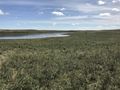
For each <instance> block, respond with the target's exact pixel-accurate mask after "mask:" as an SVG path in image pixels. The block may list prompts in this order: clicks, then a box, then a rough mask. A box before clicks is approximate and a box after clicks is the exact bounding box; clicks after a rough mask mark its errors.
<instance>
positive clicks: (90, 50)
mask: <svg viewBox="0 0 120 90" xmlns="http://www.w3.org/2000/svg"><path fill="white" fill-rule="evenodd" d="M0 89H1V90H120V31H98V32H97V31H96V32H95V31H85V32H73V33H72V34H71V36H70V37H64V38H49V39H36V40H9V41H7V40H1V41H0Z"/></svg>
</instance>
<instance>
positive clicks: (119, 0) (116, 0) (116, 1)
mask: <svg viewBox="0 0 120 90" xmlns="http://www.w3.org/2000/svg"><path fill="white" fill-rule="evenodd" d="M118 2H120V0H112V3H118Z"/></svg>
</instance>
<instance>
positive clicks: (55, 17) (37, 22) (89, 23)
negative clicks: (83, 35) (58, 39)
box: [0, 0, 120, 30]
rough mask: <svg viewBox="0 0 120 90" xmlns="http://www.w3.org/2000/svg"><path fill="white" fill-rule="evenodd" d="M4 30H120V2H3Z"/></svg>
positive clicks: (0, 11)
mask: <svg viewBox="0 0 120 90" xmlns="http://www.w3.org/2000/svg"><path fill="white" fill-rule="evenodd" d="M0 28H1V29H39V30H101V29H120V0H0Z"/></svg>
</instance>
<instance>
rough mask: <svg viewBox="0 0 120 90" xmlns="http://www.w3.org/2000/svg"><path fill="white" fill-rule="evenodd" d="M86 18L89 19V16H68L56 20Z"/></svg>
mask: <svg viewBox="0 0 120 90" xmlns="http://www.w3.org/2000/svg"><path fill="white" fill-rule="evenodd" d="M86 18H88V16H66V17H59V18H56V20H80V19H86Z"/></svg>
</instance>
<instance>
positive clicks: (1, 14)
mask: <svg viewBox="0 0 120 90" xmlns="http://www.w3.org/2000/svg"><path fill="white" fill-rule="evenodd" d="M8 14H9V13H6V12H3V11H2V10H1V9H0V16H3V15H8Z"/></svg>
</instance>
